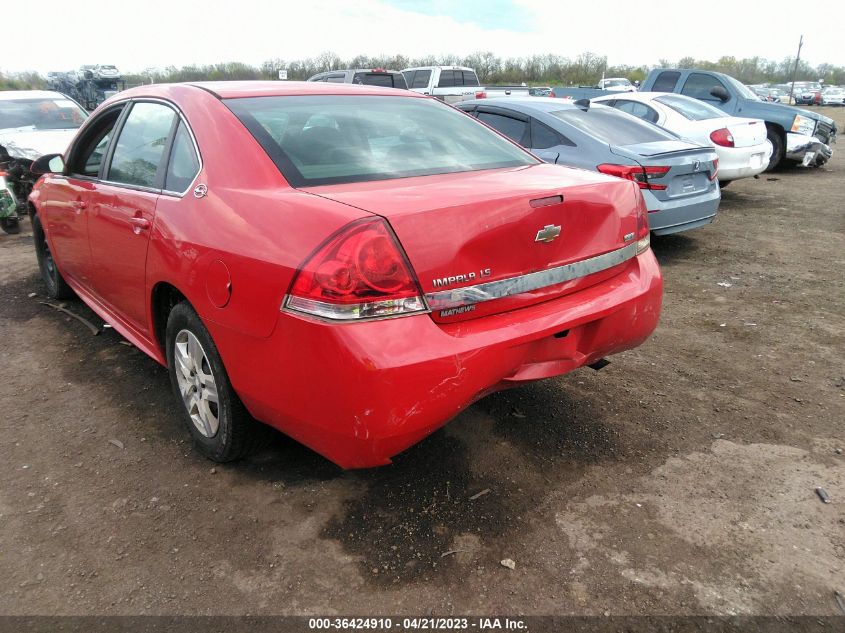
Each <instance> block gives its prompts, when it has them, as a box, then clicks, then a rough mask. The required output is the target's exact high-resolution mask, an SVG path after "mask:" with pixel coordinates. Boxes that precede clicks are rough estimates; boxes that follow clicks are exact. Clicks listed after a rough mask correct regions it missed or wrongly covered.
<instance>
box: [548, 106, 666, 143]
mask: <svg viewBox="0 0 845 633" xmlns="http://www.w3.org/2000/svg"><path fill="white" fill-rule="evenodd" d="M550 114H551V115H552V116H555V117H557V118H558V119H560V120H561V121H564V122H565V123H568V124H569V125H571V126H573V127H575V128H576V129H579V130H581V131H582V132H584V133H585V134H587V135H589V136H592V137H593V138H595V139H598V140H599V141H601V142H602V143H607V144H608V145H615V146H624V145H634V144H637V143H654V142H657V141H675V140H677V137H675V136H674V135H673V134H670V133H669V132H666V131H665V130H663V129H661V128H659V127H657V126H656V125H651V124H650V123H645V122H643V121H640V120H639V119H636V118H634V117H632V116H629V115H627V114H623V113H622V112H618V111H616V110H615V109H614V108H608V107H606V106H600V105H594V106H591V107H590V108H589V109H588V110H582V109H581V108H570V109H568V110H557V111H556V112H550Z"/></svg>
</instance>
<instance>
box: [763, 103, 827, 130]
mask: <svg viewBox="0 0 845 633" xmlns="http://www.w3.org/2000/svg"><path fill="white" fill-rule="evenodd" d="M761 103H766V104H767V105H772V106H774V107H776V108H778V109H779V111H780V112H783V109H784V108H785V109H786V110H788V111H789V112H791V113H792V114H800V115H801V116H803V117H807V118H808V119H814V120H816V121H824V122H825V123H827V124H828V125H831V126H832V125H833V124H834V121H833V119H831V118H830V117H826V116H825V115H823V114H819V113H818V112H813V111H812V110H805V109H804V108H796V107H795V106H791V105H785V104H778V103H771V104H769V102H767V101H762V102H761Z"/></svg>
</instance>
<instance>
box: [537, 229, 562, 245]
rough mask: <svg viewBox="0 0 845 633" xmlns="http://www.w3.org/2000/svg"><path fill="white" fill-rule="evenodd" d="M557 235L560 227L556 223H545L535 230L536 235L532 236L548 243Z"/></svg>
mask: <svg viewBox="0 0 845 633" xmlns="http://www.w3.org/2000/svg"><path fill="white" fill-rule="evenodd" d="M558 235H560V227H559V226H557V225H556V224H547V225H546V226H544V227H543V228H542V229H540V230H539V231H537V237H535V238H534V241H535V242H545V243H546V244H548V243H549V242H551V241H552V240H555V239H557V237H558Z"/></svg>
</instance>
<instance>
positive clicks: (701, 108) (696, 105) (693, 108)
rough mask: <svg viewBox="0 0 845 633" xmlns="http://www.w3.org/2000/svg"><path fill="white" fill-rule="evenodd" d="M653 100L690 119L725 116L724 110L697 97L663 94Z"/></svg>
mask: <svg viewBox="0 0 845 633" xmlns="http://www.w3.org/2000/svg"><path fill="white" fill-rule="evenodd" d="M655 101H659V102H660V103H662V104H663V105H666V106H669V107H670V108H672V109H673V110H674V111H675V112H677V113H678V114H680V115H682V116H684V117H686V118H687V119H689V120H690V121H704V120H706V119H717V118H720V117H723V116H725V113H724V112H722V111H721V110H719V109H717V108H714V107H713V106H711V105H708V104H706V103H704V102H702V101H699V100H698V99H689V98H686V97H684V96H682V95H663V96H662V97H657V98H656V99H655Z"/></svg>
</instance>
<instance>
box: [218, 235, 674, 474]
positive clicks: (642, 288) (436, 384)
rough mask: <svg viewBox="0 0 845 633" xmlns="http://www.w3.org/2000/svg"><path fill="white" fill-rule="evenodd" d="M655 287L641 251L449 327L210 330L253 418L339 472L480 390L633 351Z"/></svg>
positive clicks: (381, 324)
mask: <svg viewBox="0 0 845 633" xmlns="http://www.w3.org/2000/svg"><path fill="white" fill-rule="evenodd" d="M662 287H663V282H662V279H661V276H660V270H659V268H658V265H657V261H656V259H655V257H654V254H653V253H652V252H651V251H650V250H648V251H646V252H645V253H643V254H641V255H638V256H636V257H634V258H633V259H631V260H629V261H628V263H627V264H626V265H625V267H624V268H623V270H622V271H621V272H620V273H619V274H617V275H615V276H614V277H612V278H610V279H607V280H605V281H603V282H601V283H598V284H596V285H594V286H591V287H589V288H586V289H584V290H582V291H580V292H577V293H573V294H571V295H566V296H564V297H561V298H558V299H555V300H552V301H547V302H545V303H541V304H537V305H533V306H530V307H526V308H522V309H518V310H514V311H511V312H506V313H502V314H497V315H493V316H486V317H482V318H478V319H472V320H469V321H462V322H457V323H454V324H448V325H443V324H437V323H435V322H434V321H433V320H432V319H431V317H430V316H429V315H427V314H423V315H418V316H411V317H403V318H396V319H386V320H381V321H369V322H363V323H343V324H336V323H326V322H324V321H319V320H316V319H312V318H308V317H302V316H298V315H295V314H290V313H287V312H281V313H280V315H279V322H278V325H277V327H276V329H275V332H274V333H273V335H271V336H270V338H268V339H254V338H250V337H246V336H243V335H241V334H239V333H237V332H234V331H232V330H229V329H225V328H221V327H219V326H216V325H215V324H213V323H210V324H208V325H209V329H210V330H211V333H212V336H213V337H214V340H215V342H216V343H217V346H218V348H219V350H220V353H221V355H222V357H223V360H224V363H225V365H226V368H227V371H228V373H229V376H230V378H231V381H232V384H233V385H234V387H235V389H236V391H237V392H238V394H239V395H240V397H241V399H242V400H243V402H244V404H245V405H246V406H247V408H248V409H249V411H250V412H251V413H252V414H253V415H254V416H255V417H256V418H258V419H260V420H262V421H264V422H266V423H268V424H270V425H271V426H274V427H276V428H278V429H279V430H281V431H283V432H284V433H286V434H288V435H290V436H292V437H294V438H295V439H297V440H299V441H300V442H302V443H303V444H305V445H307V446H309V447H311V448H312V449H314V450H315V451H317V452H318V453H320V454H322V455H324V456H325V457H327V458H328V459H330V460H332V461H333V462H335V463H337V464H338V465H340V466H342V467H344V468H364V467H371V466H379V465H383V464H388V463H390V458H391V457H392V456H393V455H396V454H397V453H399V452H401V451H403V450H405V449H406V448H408V447H409V446H411V445H412V444H414V443H416V442H418V441H419V440H420V439H422V438H423V437H425V436H427V435H428V434H430V433H431V432H433V431H435V430H436V429H438V428H439V427H441V426H443V425H444V424H445V423H446V422H447V421H449V420H450V419H451V418H453V417H454V416H455V415H457V414H458V413H459V412H460V411H461V410H463V409H464V408H466V407H467V406H469V405H470V404H471V403H472V402H474V401H476V400H478V399H479V398H481V397H482V396H484V395H486V394H488V393H491V392H493V391H496V390H499V389H504V388H507V387H508V386H512V385H514V384H518V383H521V382H528V381H534V380H539V379H542V378H548V377H551V376H558V375H561V374H565V373H567V372H570V371H572V370H574V369H576V368H578V367H581V366H582V365H586V364H590V363H593V362H595V361H596V360H598V359H600V358H602V357H604V356H607V355H609V354H613V353H617V352H621V351H624V350H627V349H631V348H633V347H636V346H637V345H639V344H640V343H642V342H643V341H644V340H645V339H646V338H648V336H649V335H650V334H651V332H652V331H653V330H654V328H655V327H656V326H657V322H658V318H659V315H660V306H661V296H662ZM564 332H565V334H564Z"/></svg>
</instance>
